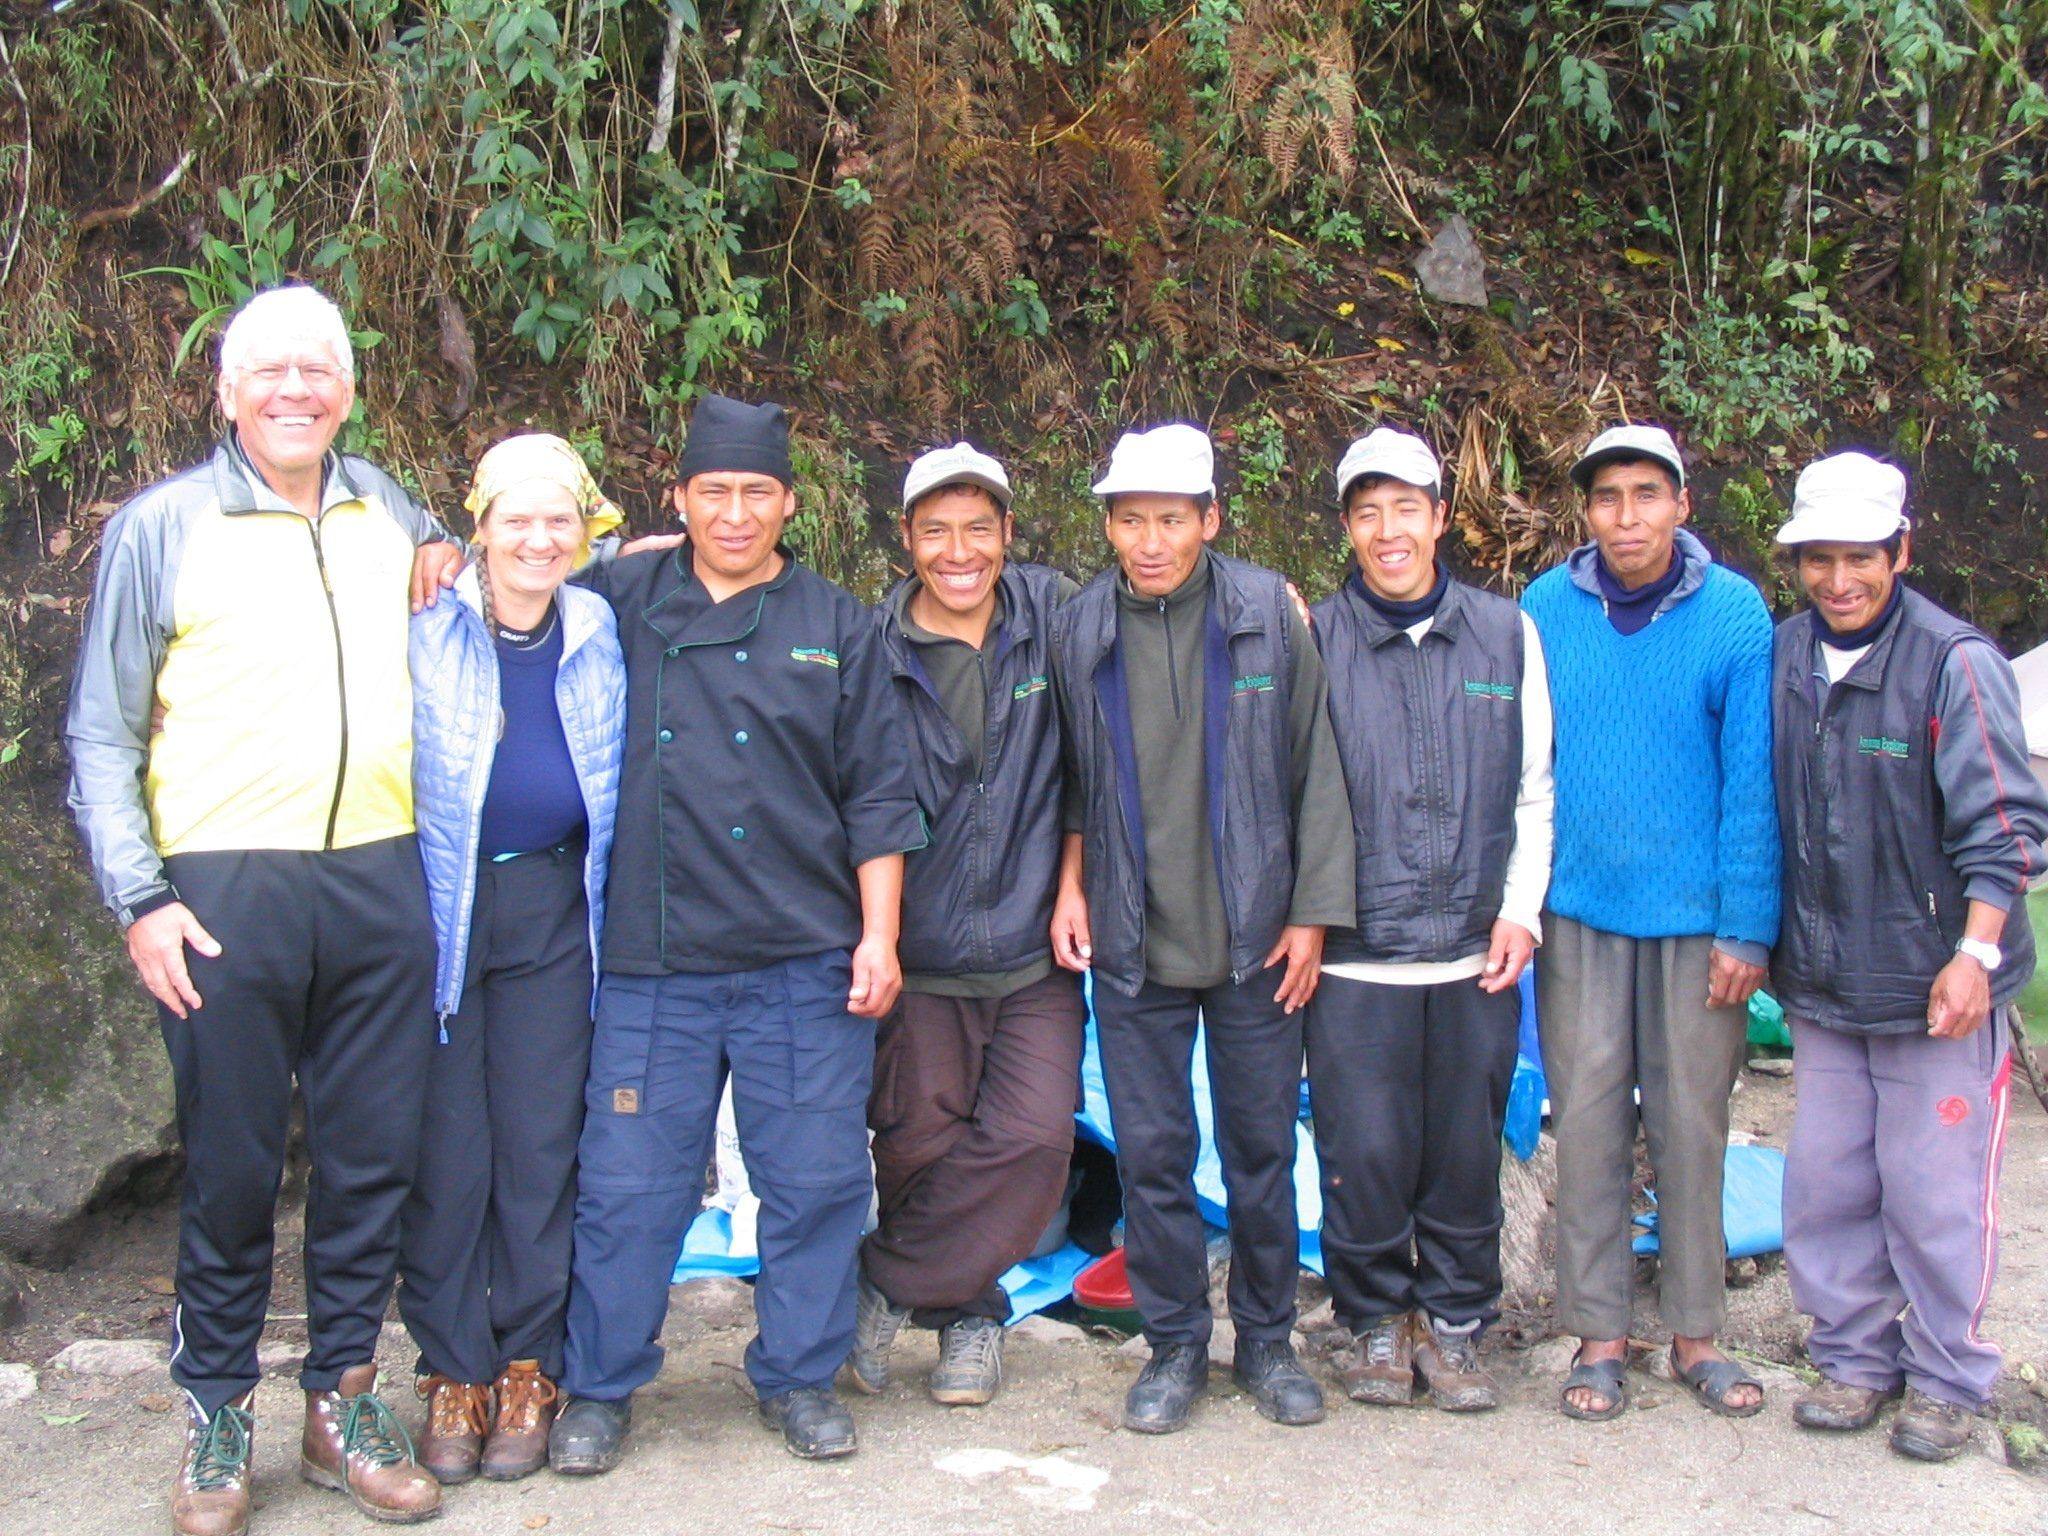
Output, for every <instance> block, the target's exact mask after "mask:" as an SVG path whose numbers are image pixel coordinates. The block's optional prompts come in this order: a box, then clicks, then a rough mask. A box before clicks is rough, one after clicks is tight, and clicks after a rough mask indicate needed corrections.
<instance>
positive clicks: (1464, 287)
mask: <svg viewBox="0 0 2048 1536" xmlns="http://www.w3.org/2000/svg"><path fill="white" fill-rule="evenodd" d="M1415 275H1416V276H1417V277H1419V278H1420V279H1422V291H1423V292H1424V293H1426V294H1428V295H1429V296H1430V297H1431V298H1432V299H1435V300H1436V301H1437V302H1438V303H1440V304H1462V305H1464V306H1465V307H1466V308H1468V309H1484V308H1486V258H1485V257H1484V256H1482V255H1480V253H1479V242H1478V241H1477V240H1475V239H1473V238H1472V226H1471V225H1469V224H1467V223H1466V222H1465V216H1464V215H1463V214H1458V213H1454V214H1452V215H1451V216H1450V218H1449V219H1448V220H1446V221H1445V223H1444V226H1443V228H1442V229H1439V230H1438V231H1437V232H1436V238H1435V239H1434V240H1432V241H1430V242H1429V248H1428V249H1427V250H1425V251H1424V252H1423V253H1422V254H1421V255H1420V256H1418V257H1416V258H1415Z"/></svg>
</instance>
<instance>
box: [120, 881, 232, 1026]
mask: <svg viewBox="0 0 2048 1536" xmlns="http://www.w3.org/2000/svg"><path fill="white" fill-rule="evenodd" d="M187 944H190V945H191V946H192V948H193V949H195V950H196V951H198V952H199V953H200V954H202V955H204V956H206V957H207V958H208V959H209V960H211V959H216V958H218V957H219V955H220V945H219V943H218V942H216V941H215V939H214V937H213V935H212V934H210V933H208V932H207V931H206V930H205V929H204V928H203V927H201V926H200V923H199V919H198V918H196V917H194V916H193V915H192V909H191V908H190V907H188V906H186V905H185V903H183V902H182V901H174V902H171V903H170V904H169V905H167V906H161V907H158V908H157V909H156V910H155V911H154V912H147V913H144V914H143V915H142V916H141V917H138V918H137V919H135V921H134V922H132V923H130V924H129V925H128V958H129V959H130V960H131V961H133V962H134V964H135V974H136V975H137V976H139V977H141V978H142V984H143V986H145V987H147V988H148V989H149V995H150V996H151V997H153V998H155V999H156V1000H157V1001H158V1002H160V1003H162V1004H163V1005H164V1006H165V1007H166V1008H168V1009H170V1010H171V1012H173V1013H175V1014H176V1015H177V1016H178V1017H179V1018H181V1019H182V1018H185V1017H187V1015H188V1011H189V1010H191V1009H193V1008H197V1007H199V1006H200V1001H199V990H198V988H196V987H194V986H193V985H192V971H191V968H190V966H188V965H187V963H186V960H185V946H186V945H187Z"/></svg>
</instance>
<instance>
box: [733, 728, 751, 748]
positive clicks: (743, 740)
mask: <svg viewBox="0 0 2048 1536" xmlns="http://www.w3.org/2000/svg"><path fill="white" fill-rule="evenodd" d="M732 739H733V740H734V741H736V742H738V743H739V744H740V745H741V746H743V747H744V746H745V745H746V744H747V733H746V732H745V731H734V732H733V733H732Z"/></svg>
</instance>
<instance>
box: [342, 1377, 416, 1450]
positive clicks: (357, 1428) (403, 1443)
mask: <svg viewBox="0 0 2048 1536" xmlns="http://www.w3.org/2000/svg"><path fill="white" fill-rule="evenodd" d="M342 1403H343V1404H344V1406H345V1407H346V1409H347V1411H346V1412H345V1413H344V1414H343V1415H342V1420H341V1454H342V1455H343V1457H349V1456H358V1455H359V1456H361V1457H362V1458H363V1460H365V1461H367V1462H368V1463H369V1464H370V1465H371V1466H373V1467H390V1466H396V1465H397V1464H398V1463H399V1462H402V1461H411V1460H413V1459H414V1458H413V1448H412V1436H411V1435H409V1434H407V1433H406V1432H405V1426H404V1425H403V1424H401V1423H399V1422H398V1415H397V1414H395V1413H393V1412H392V1411H391V1409H390V1407H389V1406H388V1405H386V1403H385V1401H384V1399H383V1398H381V1397H379V1396H378V1395H377V1394H376V1393H375V1392H359V1393H357V1394H356V1395H355V1396H354V1397H345V1398H343V1399H342Z"/></svg>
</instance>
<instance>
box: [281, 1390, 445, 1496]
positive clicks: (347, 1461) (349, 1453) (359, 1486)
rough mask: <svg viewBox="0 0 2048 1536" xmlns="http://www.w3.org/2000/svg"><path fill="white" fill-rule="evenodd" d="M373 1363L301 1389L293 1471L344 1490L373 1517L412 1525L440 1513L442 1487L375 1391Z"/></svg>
mask: <svg viewBox="0 0 2048 1536" xmlns="http://www.w3.org/2000/svg"><path fill="white" fill-rule="evenodd" d="M376 1386H377V1367H376V1366H374V1365H358V1366H353V1367H351V1368H350V1369H348V1370H347V1371H344V1372H343V1373H342V1377H341V1384H340V1385H339V1386H337V1387H336V1388H335V1389H334V1390H333V1391H332V1392H308V1393H307V1394H306V1430H305V1434H304V1435H303V1436H302V1437H301V1439H300V1441H299V1476H301V1477H303V1478H304V1479H305V1480H306V1481H307V1482H309V1483H311V1484H312V1485H313V1486H314V1487H316V1488H332V1489H334V1490H335V1491H336V1492H338V1493H345V1494H347V1495H348V1497H349V1502H350V1503H352V1504H354V1505H355V1507H356V1508H357V1509H359V1510H361V1511H362V1512H363V1513H364V1514H366V1515H368V1516H369V1517H370V1518H371V1519H372V1520H382V1521H384V1522H386V1523H387V1524H391V1525H410V1524H411V1523H412V1522H414V1521H415V1520H431V1519H433V1517H434V1516H436V1515H438V1514H439V1513H440V1512H441V1485H440V1484H439V1483H437V1482H436V1481H435V1480H434V1478H433V1476H432V1475H431V1474H430V1473H427V1472H425V1471H422V1470H421V1468H420V1465H419V1463H418V1461H417V1459H416V1458H415V1457H414V1454H413V1446H412V1437H411V1436H410V1435H408V1434H407V1433H406V1432H405V1426H404V1425H403V1424H401V1423H399V1422H398V1415H397V1414H395V1413H393V1412H392V1411H391V1408H390V1406H389V1405H388V1404H387V1403H386V1402H385V1401H384V1399H383V1398H381V1397H379V1396H378V1395H377V1393H376V1390H375V1389H376Z"/></svg>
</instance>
